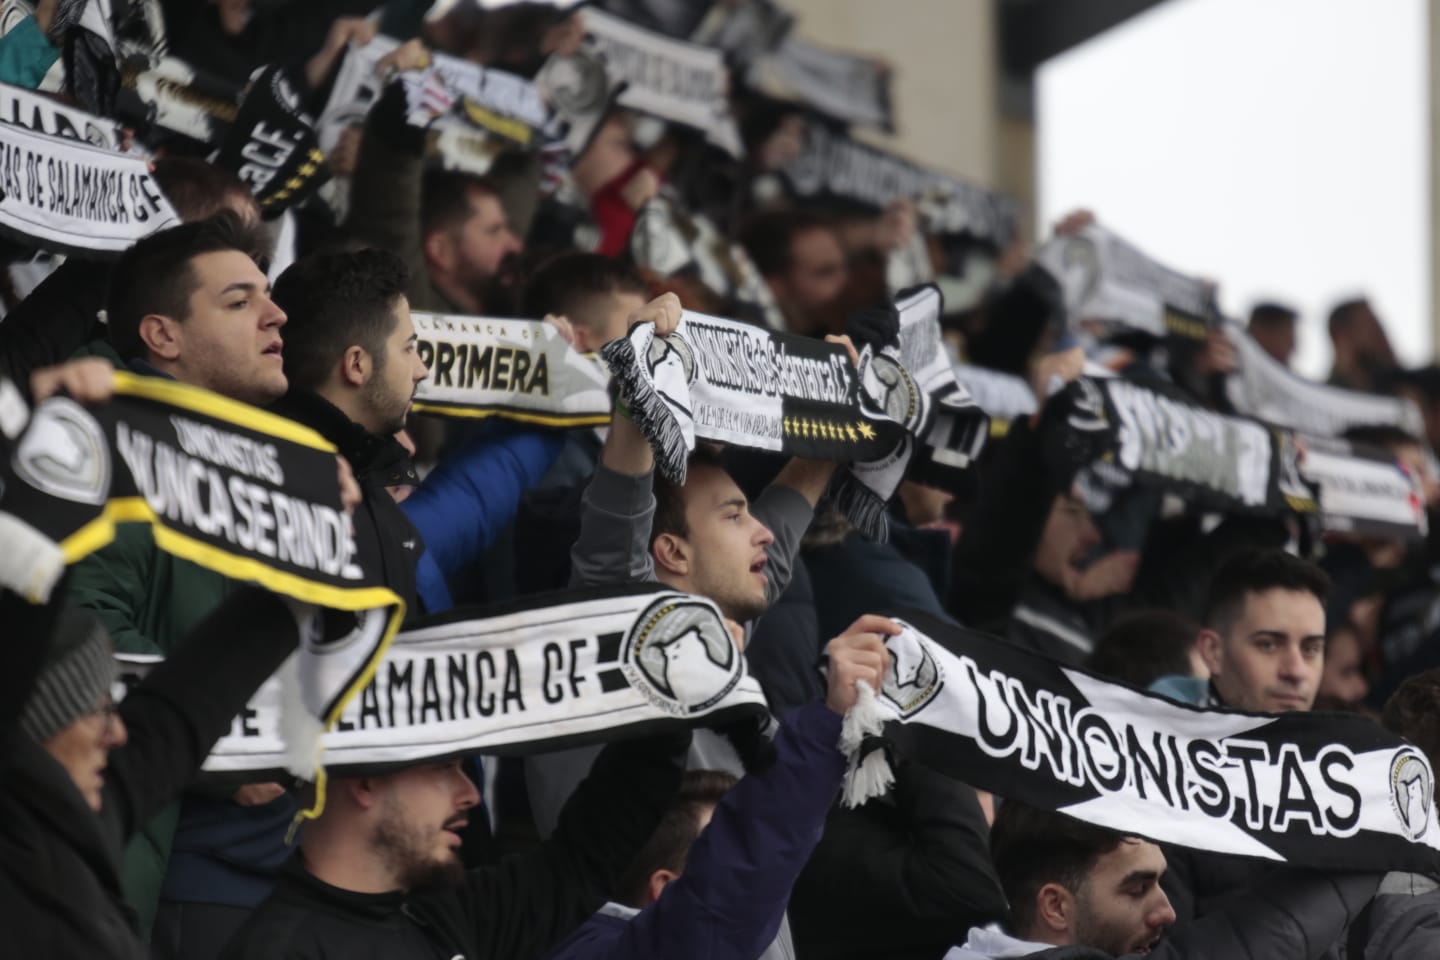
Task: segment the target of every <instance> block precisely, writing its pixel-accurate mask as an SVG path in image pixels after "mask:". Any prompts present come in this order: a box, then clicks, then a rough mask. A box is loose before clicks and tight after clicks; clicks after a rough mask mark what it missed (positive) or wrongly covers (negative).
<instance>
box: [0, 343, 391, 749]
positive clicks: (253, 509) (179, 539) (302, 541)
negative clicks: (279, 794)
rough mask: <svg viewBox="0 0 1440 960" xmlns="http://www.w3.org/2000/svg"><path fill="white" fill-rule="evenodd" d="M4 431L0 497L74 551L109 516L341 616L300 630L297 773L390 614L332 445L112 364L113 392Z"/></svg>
mask: <svg viewBox="0 0 1440 960" xmlns="http://www.w3.org/2000/svg"><path fill="white" fill-rule="evenodd" d="M5 434H6V435H7V437H8V436H13V437H14V438H15V439H14V440H13V441H11V442H10V451H9V456H8V457H6V458H5V462H4V465H3V469H4V471H5V474H4V476H3V478H0V479H3V489H0V511H3V514H4V515H13V516H16V517H23V518H24V520H25V522H26V524H28V525H29V527H30V528H31V529H32V530H33V531H35V532H37V533H38V534H39V535H42V536H43V537H44V538H46V539H48V540H50V541H52V542H54V543H56V544H58V545H59V549H60V551H61V553H62V554H63V556H64V558H65V559H66V561H67V562H70V563H74V562H76V561H78V560H80V559H82V558H84V557H86V556H88V555H89V554H91V553H93V552H95V551H96V550H99V549H101V548H103V547H105V546H106V545H107V544H109V543H110V542H111V541H112V540H113V539H114V537H115V528H116V525H117V524H121V523H145V524H149V525H150V527H151V529H152V532H153V534H154V538H155V545H156V546H157V547H158V548H159V549H161V550H164V551H165V552H166V553H169V554H172V555H174V556H177V557H181V558H183V559H185V560H189V561H190V562H192V563H195V564H198V565H199V566H202V567H205V568H206V569H209V570H214V571H216V572H217V573H220V574H222V575H224V576H226V577H229V578H231V579H233V580H239V581H242V582H254V583H258V584H260V585H261V586H263V587H265V588H266V589H269V590H272V591H274V592H275V593H278V594H282V595H284V596H286V597H290V598H293V599H295V600H299V601H302V602H304V603H309V604H315V605H318V606H323V607H328V608H331V609H333V610H338V611H351V612H353V614H354V623H353V626H351V627H349V628H347V630H346V631H344V632H345V636H344V637H342V638H341V639H340V640H339V641H337V642H331V643H325V644H323V645H322V644H321V642H320V640H319V638H318V637H316V636H310V635H307V636H306V637H304V638H302V650H301V653H300V654H299V655H298V656H297V657H296V658H294V660H293V663H292V666H291V670H292V671H293V672H294V673H295V675H296V677H297V681H296V682H295V683H293V684H291V687H292V689H294V690H296V691H298V699H297V701H296V703H297V709H295V710H292V711H291V718H290V720H289V722H288V724H289V730H290V738H289V739H290V741H291V751H292V752H291V757H290V761H289V764H290V766H291V767H292V768H293V769H295V770H297V771H305V772H311V773H313V771H314V769H315V764H316V755H315V747H317V746H318V738H319V735H320V732H321V730H322V729H323V728H324V727H325V726H326V725H327V724H329V723H333V722H334V721H335V720H336V719H337V718H338V716H339V712H340V710H341V709H343V708H344V706H345V704H346V703H347V702H348V701H349V699H350V698H351V697H353V696H354V695H355V694H356V693H357V692H358V691H359V689H360V687H361V686H363V685H364V683H365V682H366V681H368V679H369V676H370V675H371V674H372V673H373V671H374V669H375V667H376V665H377V664H378V663H379V660H380V658H381V656H383V654H384V652H385V648H386V646H387V645H388V644H389V642H390V640H391V638H392V637H393V636H394V634H395V630H396V628H397V627H398V626H399V624H400V621H401V619H402V618H403V616H404V613H405V609H404V608H405V604H404V603H403V602H402V601H401V599H400V598H399V597H398V596H397V595H396V594H395V593H394V591H392V590H390V589H389V587H387V586H386V585H385V582H384V580H383V579H382V576H381V573H380V571H381V570H382V566H381V564H380V562H379V557H376V556H369V555H367V554H365V553H364V552H363V551H362V549H361V547H360V546H359V545H358V544H357V541H356V539H355V534H354V530H353V528H352V526H351V523H350V518H349V517H348V516H346V514H345V512H344V510H343V508H342V506H341V502H340V493H339V482H338V478H337V465H336V456H335V449H334V447H333V446H331V445H330V444H329V443H328V442H326V441H325V440H324V438H322V437H321V436H320V435H319V434H317V433H315V432H314V431H312V430H310V429H309V428H307V427H302V426H300V425H299V424H297V423H294V422H293V421H290V420H286V419H284V418H282V417H277V416H275V415H274V414H270V413H267V412H265V411H263V410H259V409H257V408H255V407H251V406H249V405H247V404H243V403H239V402H237V401H234V400H229V399H227V398H225V397H221V396H219V395H218V394H214V393H211V392H209V391H207V390H200V389H197V388H195V387H190V386H186V385H185V384H181V383H176V382H174V381H169V380H162V379H159V378H155V377H137V376H134V375H133V374H129V373H125V372H123V371H117V372H116V373H115V396H114V398H113V399H112V400H111V401H110V402H108V403H106V404H104V405H102V406H97V407H84V406H81V405H80V404H78V403H76V402H74V401H73V400H70V399H69V398H67V397H64V396H57V397H52V398H50V399H49V400H46V401H45V402H44V403H41V404H40V405H39V406H37V407H36V408H35V410H34V411H33V413H30V414H29V416H28V422H27V423H26V424H25V426H24V428H23V430H15V429H11V428H10V426H9V425H7V426H6V428H5Z"/></svg>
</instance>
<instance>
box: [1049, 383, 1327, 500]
mask: <svg viewBox="0 0 1440 960" xmlns="http://www.w3.org/2000/svg"><path fill="white" fill-rule="evenodd" d="M1049 402H1050V403H1051V404H1060V405H1062V406H1061V410H1062V411H1063V412H1064V415H1062V416H1056V417H1052V418H1049V419H1048V423H1047V426H1046V428H1045V429H1046V431H1047V435H1046V437H1045V439H1044V440H1043V441H1042V442H1043V443H1045V444H1047V445H1048V446H1049V447H1050V448H1052V449H1060V448H1063V449H1064V451H1065V452H1064V454H1062V455H1063V456H1066V457H1069V458H1071V461H1072V463H1073V465H1074V466H1075V467H1077V468H1089V469H1092V470H1093V471H1094V472H1095V473H1096V474H1097V475H1099V476H1100V477H1101V478H1102V479H1104V482H1105V484H1106V485H1110V486H1114V485H1117V484H1118V485H1120V486H1122V487H1123V486H1124V485H1125V484H1128V483H1129V482H1131V481H1135V482H1140V483H1146V484H1151V485H1155V486H1159V487H1162V488H1164V489H1167V490H1171V491H1174V492H1177V493H1179V494H1180V495H1182V496H1184V497H1186V498H1190V499H1194V500H1195V501H1196V502H1197V503H1198V504H1199V505H1200V506H1201V507H1203V508H1206V509H1213V510H1217V511H1221V512H1228V511H1239V512H1243V513H1251V514H1261V513H1264V514H1281V513H1286V512H1294V513H1299V514H1316V513H1318V512H1319V504H1318V503H1317V502H1316V498H1315V491H1314V490H1313V489H1312V488H1311V486H1310V485H1309V484H1308V483H1306V481H1305V480H1304V479H1303V477H1302V476H1301V472H1300V467H1299V462H1298V453H1299V450H1298V447H1297V446H1296V444H1295V439H1294V436H1293V434H1291V433H1290V432H1289V431H1288V430H1280V429H1277V428H1274V427H1269V426H1266V425H1265V424H1262V423H1259V422H1257V421H1254V420H1250V419H1247V418H1245V417H1235V416H1227V415H1225V414H1219V413H1215V412H1213V411H1210V410H1206V409H1204V408H1202V407H1199V406H1196V405H1195V404H1193V403H1191V402H1189V401H1187V400H1184V399H1181V398H1179V397H1177V396H1174V395H1172V394H1171V393H1170V392H1168V391H1166V390H1165V389H1164V388H1161V387H1160V386H1158V385H1156V386H1148V385H1145V384H1141V383H1138V382H1136V381H1133V380H1125V379H1122V378H1119V377H1108V378H1098V377H1088V376H1086V377H1080V378H1079V379H1077V380H1076V381H1074V382H1073V383H1071V384H1069V385H1068V386H1067V387H1066V388H1065V389H1064V390H1062V391H1061V392H1060V393H1057V394H1056V395H1055V396H1054V397H1052V398H1051V400H1050V401H1049Z"/></svg>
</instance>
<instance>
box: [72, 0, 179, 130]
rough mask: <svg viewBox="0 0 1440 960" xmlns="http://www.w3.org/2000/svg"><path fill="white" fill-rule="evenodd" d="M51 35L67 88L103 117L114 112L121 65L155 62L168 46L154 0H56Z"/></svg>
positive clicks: (160, 13) (163, 22)
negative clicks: (128, 62)
mask: <svg viewBox="0 0 1440 960" xmlns="http://www.w3.org/2000/svg"><path fill="white" fill-rule="evenodd" d="M50 36H51V37H52V38H54V39H55V40H56V41H57V42H58V44H59V45H60V52H61V61H62V62H63V63H64V65H65V89H66V91H67V92H68V93H70V94H71V95H72V96H74V97H75V99H76V100H77V101H78V102H79V103H80V105H81V106H82V107H84V108H85V109H86V110H89V111H90V112H91V113H98V114H100V115H101V116H106V117H109V116H114V114H115V105H116V95H117V94H118V93H119V91H120V85H121V66H120V65H121V64H122V63H125V62H126V61H128V60H132V59H133V60H138V61H141V62H146V63H154V62H155V61H157V60H159V59H160V58H161V57H163V56H164V55H165V51H166V49H167V47H168V43H167V41H166V38H165V19H164V15H163V14H162V12H161V10H160V4H159V2H158V0H58V2H57V3H56V4H55V14H54V17H53V18H52V20H51V23H50Z"/></svg>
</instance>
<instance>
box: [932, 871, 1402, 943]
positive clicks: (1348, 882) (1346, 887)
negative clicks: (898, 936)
mask: <svg viewBox="0 0 1440 960" xmlns="http://www.w3.org/2000/svg"><path fill="white" fill-rule="evenodd" d="M1379 879H1380V878H1379V877H1378V876H1377V875H1376V874H1373V873H1355V874H1322V873H1316V872H1312V871H1301V870H1291V871H1287V872H1286V874H1285V876H1284V878H1283V882H1281V883H1275V884H1270V885H1267V886H1265V887H1263V888H1259V889H1256V890H1252V891H1250V895H1249V896H1248V897H1247V898H1246V899H1245V900H1243V901H1237V902H1236V903H1235V904H1233V905H1232V907H1231V908H1230V909H1227V910H1225V911H1222V912H1219V913H1215V914H1212V915H1211V916H1208V917H1204V918H1202V919H1199V920H1193V921H1190V922H1189V923H1177V924H1175V926H1173V927H1171V928H1170V929H1169V930H1167V931H1166V932H1165V935H1164V937H1162V938H1161V940H1160V942H1159V943H1157V944H1156V945H1155V946H1154V947H1153V948H1151V950H1150V952H1149V953H1148V954H1145V956H1146V957H1147V958H1148V960H1272V958H1274V960H1279V958H1284V960H1316V958H1318V957H1320V956H1322V955H1323V954H1324V953H1325V952H1326V950H1328V949H1329V947H1330V945H1331V944H1333V943H1334V942H1335V941H1336V940H1337V939H1339V937H1340V936H1341V934H1342V933H1343V932H1344V930H1345V928H1346V927H1347V926H1348V925H1349V924H1350V921H1351V920H1353V919H1354V918H1355V917H1356V915H1357V914H1359V912H1360V910H1361V908H1362V907H1364V906H1365V903H1366V902H1367V901H1368V900H1369V899H1370V897H1371V895H1372V894H1373V893H1374V892H1375V886H1376V883H1377V882H1378V881H1379ZM1002 936H1003V935H1002ZM991 956H1005V957H1023V960H1115V958H1114V956H1113V955H1112V954H1109V953H1106V952H1105V951H1103V950H1096V949H1095V948H1093V947H1051V948H1050V949H1048V950H1039V951H1035V952H1032V953H1027V954H1020V953H1003V954H999V953H993V952H992V953H985V952H977V951H974V950H970V949H968V948H967V947H957V948H956V949H954V950H952V951H950V952H949V953H947V954H946V955H945V960H984V958H986V957H991ZM1131 956H1140V955H1139V954H1126V957H1131Z"/></svg>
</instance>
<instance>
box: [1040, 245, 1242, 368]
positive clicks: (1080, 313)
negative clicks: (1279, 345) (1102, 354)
mask: <svg viewBox="0 0 1440 960" xmlns="http://www.w3.org/2000/svg"><path fill="white" fill-rule="evenodd" d="M1035 261H1036V262H1037V263H1039V264H1040V265H1041V266H1042V267H1044V268H1045V269H1046V270H1047V271H1049V272H1050V274H1051V275H1053V276H1054V277H1055V279H1056V281H1058V282H1059V284H1060V288H1061V290H1062V291H1063V292H1064V298H1065V311H1066V313H1067V314H1068V315H1069V322H1070V326H1071V328H1072V329H1082V330H1083V329H1085V328H1086V327H1087V326H1090V325H1094V324H1099V325H1100V326H1101V332H1102V333H1103V334H1108V333H1110V332H1115V331H1135V332H1138V333H1143V334H1146V335H1148V336H1151V337H1156V338H1161V339H1163V338H1164V337H1165V336H1167V335H1168V334H1174V335H1176V336H1180V337H1185V338H1188V339H1192V340H1203V339H1204V338H1205V336H1206V334H1207V332H1208V331H1209V330H1210V328H1211V327H1214V326H1215V325H1216V324H1218V323H1219V319H1220V316H1219V310H1218V307H1217V306H1216V303H1215V285H1214V284H1213V283H1211V282H1209V281H1207V280H1202V279H1200V278H1198V277H1191V276H1187V275H1186V274H1183V273H1180V272H1179V271H1178V270H1172V269H1171V268H1169V267H1167V266H1165V265H1163V264H1161V263H1157V262H1156V261H1154V260H1152V259H1150V257H1148V256H1147V255H1146V254H1144V253H1142V252H1141V251H1140V250H1139V249H1138V248H1136V247H1135V246H1134V245H1132V244H1130V243H1129V242H1127V241H1125V240H1123V239H1121V238H1120V237H1119V236H1117V235H1116V234H1114V233H1112V232H1110V231H1109V230H1107V229H1105V228H1104V227H1102V226H1099V225H1098V224H1092V225H1090V226H1088V227H1085V228H1084V229H1083V230H1081V231H1079V232H1078V233H1074V234H1070V235H1067V236H1058V237H1055V238H1054V239H1053V240H1050V241H1049V242H1047V243H1045V244H1044V245H1043V246H1041V247H1040V249H1039V250H1038V251H1036V254H1035Z"/></svg>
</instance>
